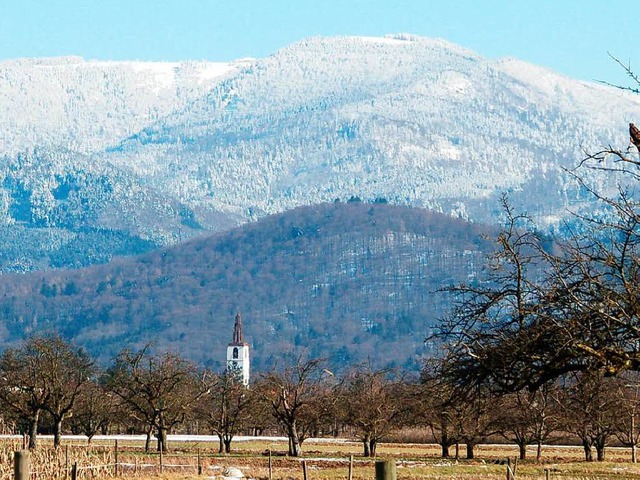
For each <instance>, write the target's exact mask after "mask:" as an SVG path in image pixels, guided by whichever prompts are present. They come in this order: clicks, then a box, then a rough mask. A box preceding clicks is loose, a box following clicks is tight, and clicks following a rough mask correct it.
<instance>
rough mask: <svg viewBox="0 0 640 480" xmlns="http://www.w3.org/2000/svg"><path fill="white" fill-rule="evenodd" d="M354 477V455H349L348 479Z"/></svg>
mask: <svg viewBox="0 0 640 480" xmlns="http://www.w3.org/2000/svg"><path fill="white" fill-rule="evenodd" d="M352 479H353V455H349V475H348V476H347V480H352Z"/></svg>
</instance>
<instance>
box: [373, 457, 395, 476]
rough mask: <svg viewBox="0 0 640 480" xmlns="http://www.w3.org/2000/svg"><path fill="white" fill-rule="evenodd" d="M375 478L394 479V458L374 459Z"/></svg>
mask: <svg viewBox="0 0 640 480" xmlns="http://www.w3.org/2000/svg"><path fill="white" fill-rule="evenodd" d="M376 480H396V462H395V460H378V461H376Z"/></svg>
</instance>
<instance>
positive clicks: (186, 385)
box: [108, 347, 200, 451]
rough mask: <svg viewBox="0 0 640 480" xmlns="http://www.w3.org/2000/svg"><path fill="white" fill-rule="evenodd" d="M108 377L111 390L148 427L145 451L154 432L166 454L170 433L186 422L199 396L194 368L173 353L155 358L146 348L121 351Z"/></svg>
mask: <svg viewBox="0 0 640 480" xmlns="http://www.w3.org/2000/svg"><path fill="white" fill-rule="evenodd" d="M108 377H109V378H108V384H109V388H110V389H111V391H113V392H114V393H115V394H116V395H117V396H118V397H119V398H120V399H121V400H122V402H123V403H124V404H126V405H127V406H128V407H129V409H130V411H131V414H132V416H133V418H134V419H135V420H137V421H140V422H141V423H143V424H144V425H146V426H147V444H146V450H148V449H149V438H150V437H149V434H150V432H151V431H152V430H155V432H156V436H157V440H158V450H159V451H167V450H168V445H167V433H168V432H169V431H170V430H171V429H172V428H173V427H175V426H176V425H178V424H180V423H182V422H183V421H184V419H185V418H186V416H187V414H188V413H189V412H190V409H191V407H192V405H193V403H194V402H195V401H196V400H197V399H198V398H199V396H200V392H198V390H197V381H196V377H197V370H196V368H195V366H194V365H193V364H191V363H190V362H188V361H186V360H184V359H183V358H181V357H180V356H178V355H177V354H174V353H169V352H167V353H164V354H157V355H152V354H150V353H149V352H148V347H146V348H144V349H143V350H141V351H139V352H137V353H132V352H130V351H129V350H124V351H123V352H121V353H120V355H118V357H117V359H116V362H115V364H114V365H113V367H112V368H111V369H110V370H109V371H108Z"/></svg>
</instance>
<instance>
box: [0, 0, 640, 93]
mask: <svg viewBox="0 0 640 480" xmlns="http://www.w3.org/2000/svg"><path fill="white" fill-rule="evenodd" d="M639 21H640V9H639V8H638V3H637V0H634V1H630V0H626V1H622V0H608V1H603V0H582V1H576V0H555V1H548V0H529V1H522V0H511V1H509V0H475V1H473V0H384V1H382V0H319V1H315V0H227V1H219V0H181V1H180V0H0V60H2V59H9V58H17V57H42V56H58V55H80V56H83V57H85V58H87V59H101V60H172V61H173V60H186V59H196V60H201V59H205V60H218V61H227V60H233V59H236V58H240V57H263V56H266V55H269V54H271V53H273V52H275V51H276V50H278V49H279V48H282V47H284V46H286V45H288V44H290V43H293V42H295V41H297V40H300V39H302V38H305V37H308V36H315V35H384V34H386V33H398V32H408V33H414V34H418V35H424V36H428V37H441V38H445V39H447V40H449V41H452V42H454V43H458V44H460V45H462V46H464V47H467V48H470V49H472V50H474V51H476V52H477V53H479V54H481V55H484V56H487V57H491V58H495V57H502V56H511V57H517V58H520V59H522V60H526V61H530V62H533V63H536V64H539V65H543V66H547V67H550V68H552V69H554V70H557V71H559V72H562V73H565V74H567V75H570V76H572V77H576V78H581V79H586V80H592V79H599V80H610V81H614V82H621V81H625V78H624V76H623V75H622V74H621V72H620V69H619V68H618V67H616V66H615V65H614V64H613V62H612V61H611V60H610V59H609V58H608V56H607V52H611V53H612V54H615V55H616V56H617V57H619V58H620V59H621V60H623V61H624V62H629V61H631V62H632V66H633V64H634V62H637V63H638V64H639V65H640V53H639V52H640V28H638V26H639ZM634 47H635V48H634ZM638 70H640V68H638Z"/></svg>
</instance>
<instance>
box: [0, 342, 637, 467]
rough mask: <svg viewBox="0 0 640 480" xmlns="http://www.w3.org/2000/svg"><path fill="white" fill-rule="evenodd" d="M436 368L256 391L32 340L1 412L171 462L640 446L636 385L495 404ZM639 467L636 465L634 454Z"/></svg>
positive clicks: (311, 367) (564, 384)
mask: <svg viewBox="0 0 640 480" xmlns="http://www.w3.org/2000/svg"><path fill="white" fill-rule="evenodd" d="M442 366H443V364H442V362H441V361H436V360H434V361H431V362H429V363H428V364H427V365H426V367H425V369H424V371H423V373H422V375H421V376H420V378H411V379H409V378H406V377H403V376H402V375H399V374H398V373H397V372H392V371H388V370H373V369H371V368H370V367H368V366H366V365H359V366H355V367H353V368H351V369H347V370H345V372H344V373H343V374H340V375H334V374H333V373H332V372H331V371H329V370H328V369H327V368H326V366H325V362H324V361H322V360H316V359H306V358H300V357H298V358H295V359H292V360H291V361H290V362H288V363H286V364H283V365H281V368H278V369H275V370H273V371H270V372H266V373H263V374H261V375H259V376H258V378H257V379H256V380H255V381H254V382H253V383H252V384H251V385H250V386H249V387H245V386H244V385H243V384H242V383H241V382H240V381H238V377H237V375H235V373H234V372H221V373H217V372H212V371H209V370H206V369H201V368H198V367H196V365H194V364H192V363H191V362H189V361H187V360H185V359H184V358H181V357H180V356H179V355H177V354H174V353H169V352H160V353H154V352H152V350H151V349H150V348H145V349H143V350H141V351H138V352H132V351H129V350H124V351H123V352H122V353H121V354H120V355H118V357H117V358H116V359H115V360H114V361H113V362H112V364H111V365H110V366H109V367H108V368H106V369H100V368H98V367H97V365H96V363H95V362H94V361H93V359H91V358H90V357H89V356H87V355H86V354H85V353H84V352H83V351H82V350H81V349H79V348H77V347H75V346H74V345H72V344H70V343H67V342H65V341H64V340H62V339H61V338H60V337H58V336H35V337H32V338H30V339H28V340H26V341H25V342H24V344H23V345H22V346H21V347H19V348H12V349H7V350H5V352H4V353H3V355H2V357H0V402H1V404H2V405H1V407H2V412H3V421H4V424H5V426H6V427H7V429H8V431H10V432H13V433H24V434H27V435H28V437H29V447H30V448H36V446H37V438H38V433H42V432H53V434H54V444H55V445H56V446H59V445H60V439H61V434H62V433H65V432H70V433H74V434H84V435H86V436H87V437H88V439H89V441H91V438H92V437H93V436H94V435H96V434H97V433H103V434H106V433H122V432H125V433H144V434H146V437H147V442H146V449H147V450H149V449H150V448H151V440H152V438H154V437H155V438H156V442H157V445H156V448H157V449H159V450H160V449H162V450H163V451H166V450H167V448H168V444H167V434H168V433H171V432H174V433H198V434H202V433H206V434H213V435H217V436H218V438H219V442H220V447H219V448H220V452H226V453H229V452H231V447H232V441H233V438H234V436H235V435H237V434H239V433H243V434H246V433H248V432H252V433H255V432H268V433H271V434H285V435H286V436H287V437H288V438H289V452H288V453H289V454H290V455H293V456H298V455H300V454H301V447H302V445H303V443H304V441H305V440H306V439H307V438H309V437H318V436H348V437H350V438H357V439H358V440H359V441H360V442H362V445H363V455H364V456H374V455H375V454H376V446H377V444H378V443H379V442H381V441H384V440H386V439H389V438H390V435H392V434H394V433H396V432H399V431H400V430H401V429H403V428H405V427H422V428H424V429H426V430H428V431H430V433H431V436H432V437H433V441H434V442H436V443H438V444H439V445H440V446H441V447H442V456H443V457H448V456H450V455H451V454H452V453H451V451H450V450H451V448H452V447H455V448H456V452H455V454H456V455H457V454H458V446H459V445H461V444H462V445H464V446H465V447H466V456H467V457H468V458H473V455H474V447H475V446H476V445H478V444H481V443H483V442H485V441H486V440H487V439H489V438H492V439H494V440H495V438H496V437H497V436H500V437H503V438H504V439H505V440H506V441H508V442H511V443H516V444H517V445H518V446H519V447H520V456H521V458H525V456H526V447H527V446H528V445H537V457H538V458H540V455H541V453H542V445H543V444H545V443H548V442H552V441H554V440H555V441H565V442H566V441H571V442H576V441H579V442H580V443H581V444H582V445H583V446H584V449H585V455H586V458H587V459H588V460H592V458H593V457H592V453H591V452H592V448H595V450H596V452H597V458H598V460H603V459H604V452H605V446H606V445H607V444H608V443H609V442H610V441H611V440H613V439H615V440H617V441H618V442H619V443H621V444H623V445H627V446H630V447H633V448H634V451H635V446H636V445H638V443H639V442H640V425H636V423H637V424H640V422H636V421H635V418H636V415H637V412H638V408H639V407H640V395H639V391H640V381H638V380H637V377H636V376H632V375H631V374H627V375H621V376H617V377H605V376H604V375H602V374H599V373H592V372H582V373H579V374H575V375H569V376H565V377H563V378H562V379H561V380H559V381H556V382H552V383H546V384H544V386H542V387H541V388H539V389H537V390H536V391H533V392H530V391H528V390H519V391H515V392H513V393H508V394H507V393H505V394H501V395H496V394H495V393H494V392H493V391H491V390H490V389H489V388H486V387H484V386H480V385H478V386H477V387H476V388H474V389H467V390H466V391H465V393H464V395H461V394H460V391H459V389H458V387H457V386H456V385H455V384H453V383H451V382H450V381H449V380H448V379H447V378H446V377H445V376H443V375H442V372H443V371H444V369H443V368H442ZM634 458H635V455H634Z"/></svg>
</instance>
